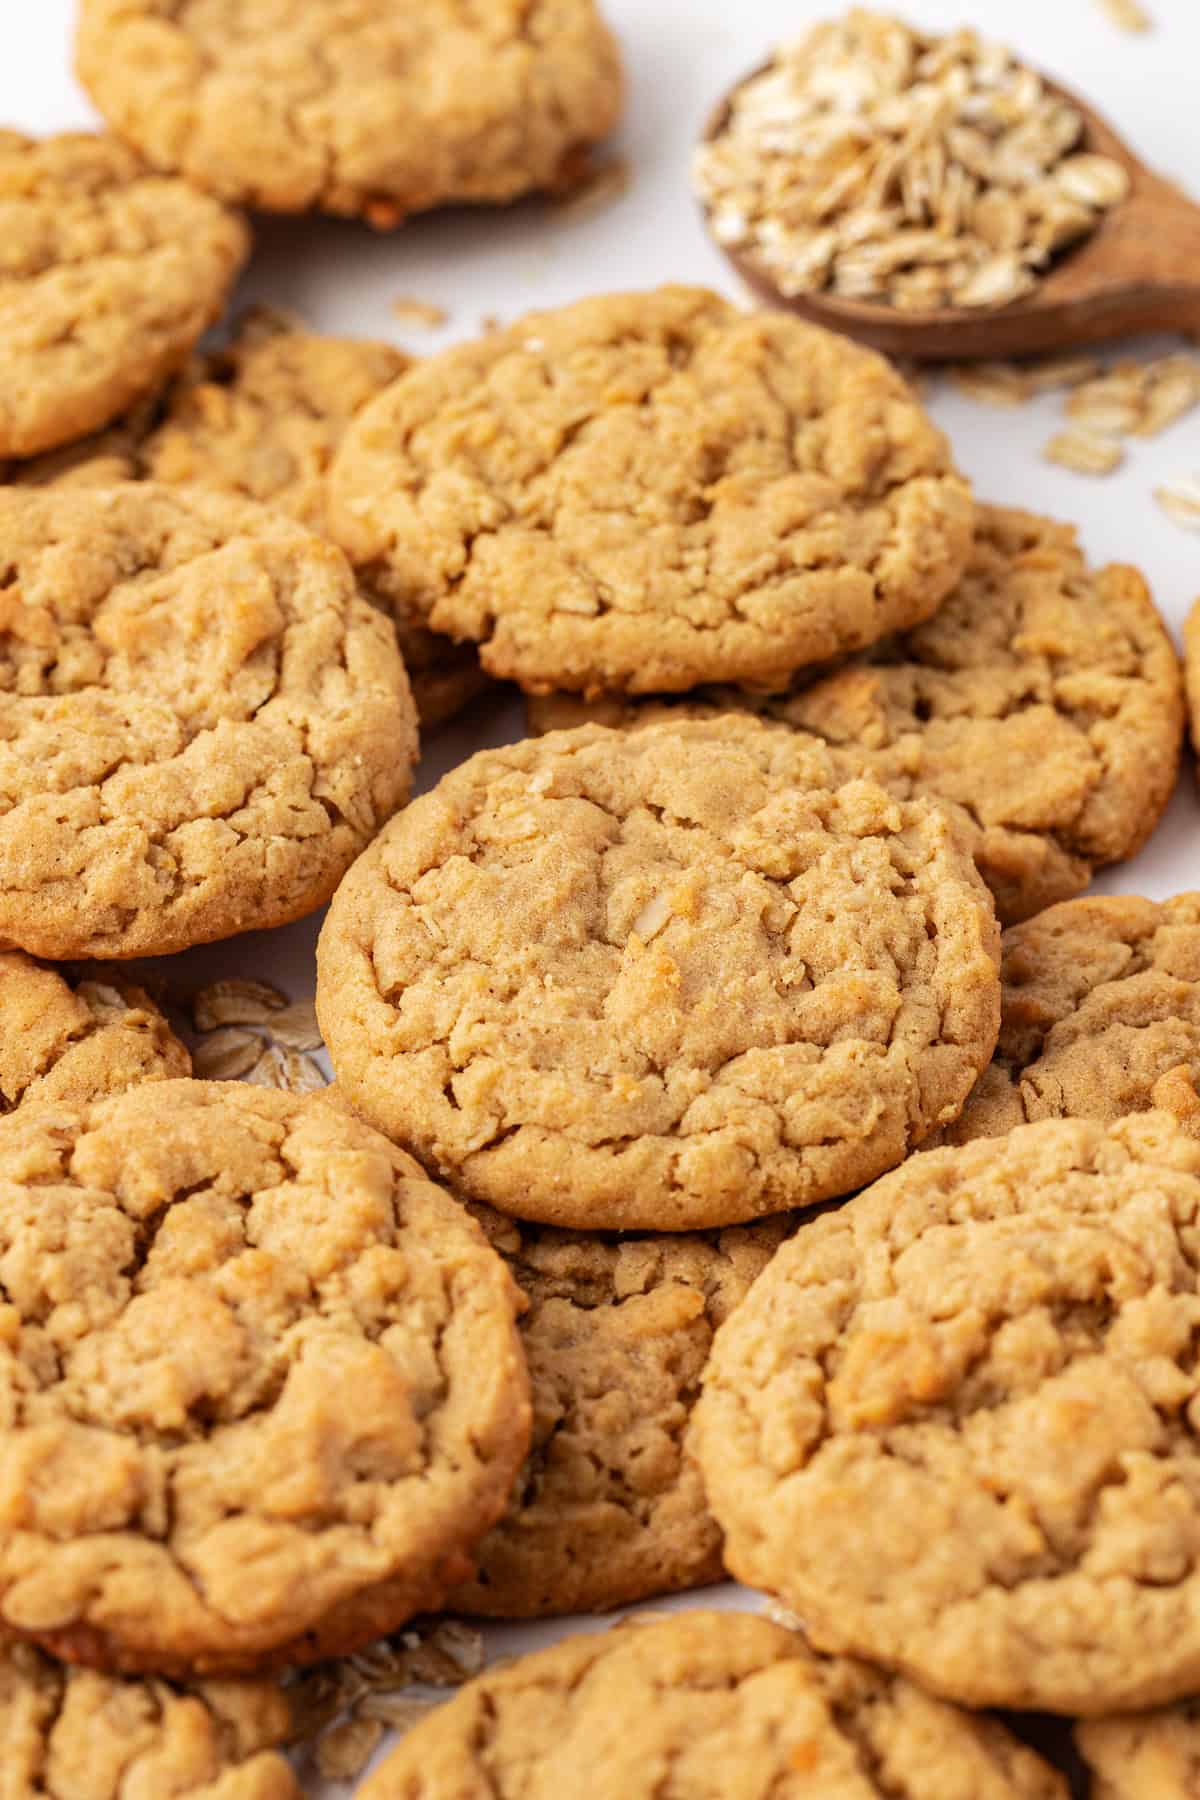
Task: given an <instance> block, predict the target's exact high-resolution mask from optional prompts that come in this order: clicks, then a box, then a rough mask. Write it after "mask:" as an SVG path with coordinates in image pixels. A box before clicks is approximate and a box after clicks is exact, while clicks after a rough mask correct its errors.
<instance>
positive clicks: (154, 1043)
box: [0, 950, 192, 1113]
mask: <svg viewBox="0 0 1200 1800" xmlns="http://www.w3.org/2000/svg"><path fill="white" fill-rule="evenodd" d="M191 1072H192V1059H191V1057H190V1056H189V1055H188V1053H187V1050H186V1048H185V1047H184V1045H183V1044H181V1043H180V1041H179V1039H178V1038H177V1037H176V1036H175V1034H174V1032H173V1031H172V1030H171V1028H170V1026H169V1025H168V1024H167V1021H166V1020H165V1019H164V1018H163V1015H162V1014H161V1013H160V1012H159V1010H158V1008H157V1007H156V1006H155V1004H154V1002H153V1001H152V1000H151V998H150V996H149V994H145V993H143V992H142V990H141V988H139V987H134V986H132V985H131V984H130V983H129V982H125V981H120V980H116V981H114V980H113V979H112V978H111V976H110V975H109V973H108V972H107V970H106V971H104V973H103V974H102V975H101V974H99V973H97V972H93V973H92V974H91V975H88V976H83V977H80V978H78V979H74V978H68V976H67V974H66V972H65V971H63V970H60V969H51V968H47V967H46V966H45V965H44V964H42V963H36V962H34V961H33V959H32V957H28V956H25V955H23V954H22V952H21V951H19V950H2V951H0V1113H6V1112H11V1111H13V1109H14V1108H15V1107H18V1106H22V1105H25V1104H32V1105H41V1104H48V1103H50V1104H53V1103H57V1102H60V1101H62V1102H66V1103H67V1104H68V1105H72V1106H75V1105H83V1104H86V1103H87V1102H88V1101H89V1100H102V1099H103V1098H104V1096H105V1095H106V1094H119V1093H122V1092H123V1091H124V1090H125V1089H126V1088H130V1087H136V1086H137V1084H138V1083H139V1082H141V1081H166V1080H168V1079H169V1078H170V1077H171V1076H179V1075H190V1074H191Z"/></svg>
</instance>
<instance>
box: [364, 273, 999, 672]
mask: <svg viewBox="0 0 1200 1800" xmlns="http://www.w3.org/2000/svg"><path fill="white" fill-rule="evenodd" d="M973 518H974V508H973V505H972V503H971V499H970V494H969V491H968V489H967V486H966V483H965V482H964V481H963V480H962V479H961V478H960V477H959V476H958V475H957V474H956V473H955V471H954V469H953V467H952V465H951V462H950V457H949V452H948V449H947V446H946V441H945V439H944V438H943V437H942V435H941V433H940V432H939V431H938V430H937V429H936V428H935V427H934V426H933V425H932V424H931V423H930V421H929V420H928V419H927V418H926V416H925V414H924V412H923V411H922V409H921V407H920V405H919V403H918V402H917V399H916V397H915V396H914V394H913V393H912V392H911V390H910V389H909V388H908V387H906V385H905V384H904V382H903V381H902V380H901V379H900V377H899V376H898V375H897V374H896V372H895V371H894V370H893V369H892V367H891V366H890V364H888V363H886V362H885V361H884V360H883V358H882V357H879V356H875V355H873V354H872V353H871V352H870V351H868V350H863V349H861V348H860V347H859V346H858V345H856V344H852V343H850V342H849V341H848V340H847V339H845V338H840V337H835V336H834V335H833V334H832V333H830V332H825V331H820V330H818V329H817V328H816V327H814V326H810V325H804V324H801V322H800V321H799V320H797V319H793V318H789V317H788V316H786V315H785V314H783V313H770V312H763V313H757V314H754V315H748V314H745V313H741V312H738V311H737V310H736V309H735V308H734V307H732V306H730V305H728V304H727V302H725V301H724V300H722V299H720V298H718V296H717V295H715V294H711V293H708V292H706V291H705V290H704V289H701V288H684V287H667V288H661V289H659V290H658V291H657V292H653V293H636V294H616V295H608V296H605V297H603V298H599V299H591V300H584V301H580V302H579V303H577V304H576V305H574V306H567V307H563V308H561V309H560V310H558V311H556V312H548V313H533V314H531V315H530V316H529V317H528V318H525V319H522V320H520V321H519V322H518V323H517V324H515V325H513V326H511V327H510V328H509V329H507V330H505V331H499V332H493V333H491V334H490V335H489V336H487V337H485V338H482V339H480V340H479V341H478V342H476V343H470V344H464V345H461V346H459V347H457V348H455V349H451V350H446V351H443V352H441V353H440V354H439V355H437V356H431V357H429V358H428V359H427V360H426V361H424V362H422V363H420V364H418V366H417V367H416V368H414V369H412V370H410V371H409V373H408V374H407V375H404V376H402V377H401V379H400V380H399V381H398V382H396V383H394V384H393V386H392V387H390V388H389V389H388V390H387V392H386V393H384V394H382V395H380V397H379V399H378V400H375V401H373V402H372V404H371V405H370V406H368V407H366V408H365V409H364V411H363V412H362V413H361V414H360V415H359V416H358V418H357V419H356V420H355V421H354V423H353V425H352V426H351V427H350V430H349V431H348V432H347V434H346V438H345V440H344V442H343V444H342V448H341V450H340V451H339V453H338V456H337V458H336V460H335V463H334V471H333V483H332V522H333V527H334V530H335V532H336V534H337V536H338V539H339V542H341V543H343V544H344V546H345V548H346V549H347V551H348V552H349V553H350V555H351V557H352V559H353V560H354V561H355V563H356V564H358V565H359V566H360V567H362V568H364V569H365V570H366V572H367V574H368V575H369V577H370V579H371V580H372V581H373V582H375V583H376V584H377V585H378V586H380V587H381V588H383V589H384V590H385V591H386V592H388V593H390V594H393V595H394V596H396V598H397V599H398V601H400V602H401V603H402V604H404V605H406V606H410V607H412V608H413V609H414V610H416V611H418V612H420V613H422V614H424V615H425V616H426V618H427V619H428V622H429V624H430V625H431V626H432V627H433V629H434V630H436V631H445V632H447V633H449V635H450V636H452V637H455V638H460V639H473V640H475V641H477V642H478V643H479V644H480V646H481V648H480V655H481V658H482V661H483V665H484V667H485V668H486V669H487V670H488V671H489V672H490V673H491V674H494V675H501V676H510V677H512V678H513V679H514V680H516V681H518V682H520V684H521V686H522V687H524V688H527V689H528V690H529V691H530V692H533V693H539V692H549V691H550V690H552V689H555V688H566V689H571V690H579V691H582V692H585V693H591V692H600V691H603V690H628V691H629V692H632V693H646V692H653V691H654V690H655V689H668V690H672V691H674V690H679V689H683V688H690V687H694V686H695V685H696V683H697V682H702V681H720V680H730V681H754V682H764V681H772V680H774V681H776V682H781V681H782V682H786V681H787V679H788V678H789V676H790V675H791V674H792V673H793V671H795V670H796V669H798V668H801V667H803V666H805V665H808V664H811V663H817V662H821V661H823V660H825V659H826V658H828V657H832V656H837V655H842V654H844V653H845V652H847V651H851V650H858V649H861V648H862V646H863V645H864V644H869V643H873V642H874V641H875V640H876V639H877V638H879V637H881V636H882V635H883V634H884V633H885V632H889V631H896V630H899V629H902V628H905V627H907V626H910V625H915V624H916V623H917V622H918V621H919V620H921V619H925V618H928V616H929V614H930V613H932V612H933V611H934V609H935V607H937V606H938V604H939V603H940V602H941V600H943V599H944V598H945V596H946V595H947V594H948V593H949V592H950V590H951V589H952V588H953V586H954V584H955V582H956V581H957V580H958V578H959V576H960V575H961V574H962V572H963V568H964V567H965V564H966V560H967V555H968V552H969V550H970V545H971V531H972V523H973Z"/></svg>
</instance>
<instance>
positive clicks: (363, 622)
mask: <svg viewBox="0 0 1200 1800" xmlns="http://www.w3.org/2000/svg"><path fill="white" fill-rule="evenodd" d="M0 541H2V542H3V544H4V553H5V568H4V570H3V571H0V725H2V728H3V738H4V742H3V746H2V747H0V941H2V942H5V943H7V944H9V945H17V946H19V947H20V948H22V949H24V950H27V951H29V952H30V953H31V954H34V955H39V956H49V957H69V956H101V957H108V958H111V957H122V956H135V955H159V954H162V953H164V952H167V951H172V950H179V949H183V948H185V947H186V946H188V945H189V944H196V943H202V942H205V941H208V940H211V939H214V938H221V937H228V936H230V935H231V934H233V933H235V932H239V931H248V930H250V929H252V928H256V927H261V926H269V925H278V924H283V923H285V922H286V921H287V920H289V919H294V918H298V917H300V916H301V915H302V914H304V913H306V912H311V911H312V910H313V909H314V908H315V907H317V906H319V905H321V904H322V903H323V902H324V901H325V900H326V899H328V897H329V895H330V894H331V893H332V891H333V889H334V888H335V887H336V885H337V883H338V881H339V880H340V878H341V876H342V874H343V873H344V871H345V870H346V868H347V867H348V866H349V864H350V863H351V862H352V861H353V860H354V858H355V856H356V855H357V854H358V852H359V850H360V849H362V847H363V845H364V844H365V843H367V841H368V840H369V839H370V838H371V837H372V835H373V834H374V833H375V831H377V830H378V828H379V826H380V825H381V824H382V823H383V821H384V820H385V819H386V818H388V817H389V816H390V815H391V813H392V812H394V811H395V809H396V807H397V806H398V805H400V804H401V803H402V802H403V800H404V799H405V798H406V796H407V793H408V786H409V775H410V769H411V766H412V763H413V761H414V760H415V756H416V729H415V719H414V715H413V710H412V701H411V698H410V695H409V691H408V683H407V680H406V678H405V674H404V668H403V665H402V663H401V660H400V657H399V654H398V652H397V650H396V647H395V641H394V636H393V633H392V630H391V626H390V625H389V624H388V622H387V621H386V620H384V619H383V618H381V617H380V616H379V614H378V613H377V612H375V611H374V610H373V609H372V608H371V607H369V606H368V605H367V603H366V602H365V601H364V600H363V599H362V598H361V597H360V595H359V594H358V591H357V589H356V587H355V585H354V581H353V578H352V576H351V573H350V570H349V568H348V567H347V565H346V562H345V559H344V557H343V556H342V555H341V554H340V552H339V551H337V550H335V549H334V547H333V546H332V545H331V544H328V543H326V542H324V541H323V540H322V539H319V538H317V537H315V536H314V535H312V534H311V533H310V532H308V531H306V530H304V529H303V528H302V527H301V526H299V525H296V524H294V523H293V522H292V521H291V520H290V519H286V518H284V517H282V516H281V515H278V514H274V513H268V512H265V511H263V510H262V509H261V508H259V507H256V506H253V505H252V504H250V503H249V502H247V501H242V500H236V499H233V498H231V497H229V496H226V495H223V494H210V493H204V492H201V491H200V490H199V489H189V490H188V491H186V492H185V491H184V490H182V489H170V488H163V487H159V486H156V485H151V484H141V485H136V484H129V485H126V486H124V487H120V488H104V489H97V490H89V491H79V492H62V493H60V492H53V491H49V492H39V491H33V490H25V489H17V488H8V489H4V490H2V491H0Z"/></svg>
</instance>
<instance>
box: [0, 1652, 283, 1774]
mask: <svg viewBox="0 0 1200 1800" xmlns="http://www.w3.org/2000/svg"><path fill="white" fill-rule="evenodd" d="M291 1724H292V1721H291V1712H290V1708H289V1706H288V1703H287V1700H286V1699H285V1697H284V1695H283V1693H282V1691H281V1690H280V1688H279V1687H277V1686H276V1685H275V1684H274V1683H273V1682H269V1681H212V1682H206V1683H203V1684H201V1685H199V1686H197V1687H195V1688H193V1689H190V1690H187V1689H180V1688H175V1687H171V1686H168V1684H167V1683H166V1682H165V1681H139V1680H121V1679H119V1678H118V1679H113V1678H111V1677H109V1676H106V1675H97V1674H95V1673H94V1672H93V1671H92V1670H90V1669H68V1668H64V1667H63V1666H62V1665H61V1664H60V1663H56V1662H52V1661H51V1659H50V1658H49V1657H48V1656H43V1655H42V1653H41V1652H40V1651H39V1650H35V1649H34V1647H33V1646H32V1645H31V1644H10V1645H7V1646H5V1647H3V1648H0V1743H2V1744H3V1746H4V1762H3V1767H2V1768H0V1796H3V1800H82V1797H84V1796H86V1800H137V1797H139V1796H144V1797H145V1800H154V1796H166V1795H171V1796H172V1800H176V1797H177V1800H301V1793H300V1787H299V1784H298V1782H297V1781H296V1778H295V1776H294V1775H293V1774H292V1772H291V1770H290V1769H289V1767H288V1765H287V1763H286V1762H285V1761H284V1760H283V1758H282V1756H278V1755H276V1754H275V1748H276V1746H277V1745H279V1744H282V1743H283V1742H285V1740H286V1739H287V1737H288V1736H289V1734H290V1730H291Z"/></svg>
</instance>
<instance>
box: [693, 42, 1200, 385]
mask: <svg viewBox="0 0 1200 1800" xmlns="http://www.w3.org/2000/svg"><path fill="white" fill-rule="evenodd" d="M762 72H763V71H762V69H761V68H760V69H755V70H754V71H753V72H752V73H751V74H750V75H748V76H746V77H745V80H746V81H751V80H753V79H754V76H755V75H760V74H762ZM1043 80H1044V83H1045V86H1046V88H1047V89H1048V91H1049V92H1051V93H1053V94H1056V95H1058V97H1059V98H1060V99H1062V100H1065V101H1066V102H1067V103H1068V105H1070V106H1073V107H1075V108H1076V110H1077V111H1078V112H1079V113H1081V114H1082V116H1083V120H1084V131H1083V137H1082V140H1081V142H1080V144H1079V146H1078V148H1079V149H1080V150H1086V151H1088V152H1090V153H1093V154H1095V155H1098V156H1108V157H1111V158H1112V160H1113V161H1114V162H1118V163H1121V164H1123V165H1124V167H1125V168H1126V169H1127V170H1128V171H1129V178H1130V190H1129V193H1128V195H1127V196H1126V198H1125V199H1124V200H1122V201H1120V202H1119V203H1118V204H1117V205H1116V206H1114V207H1112V208H1110V209H1109V211H1108V212H1106V213H1103V214H1102V215H1101V218H1100V223H1099V224H1098V225H1097V227H1096V229H1095V231H1093V232H1092V234H1091V236H1090V237H1086V238H1084V239H1082V240H1081V241H1080V243H1079V244H1077V245H1075V246H1074V247H1072V248H1069V249H1067V250H1065V251H1063V252H1062V254H1061V255H1060V256H1059V257H1058V258H1057V259H1056V260H1055V261H1054V262H1053V263H1052V264H1051V266H1050V269H1049V271H1048V273H1047V274H1046V275H1044V276H1043V277H1042V278H1041V279H1040V280H1039V281H1038V285H1037V287H1036V288H1035V289H1034V290H1033V291H1032V293H1029V294H1026V295H1024V296H1023V297H1022V298H1021V299H1020V300H1013V301H1010V302H1009V304H1008V305H1007V306H998V307H984V306H970V307H964V306H945V307H938V308H936V309H935V310H933V311H931V312H901V311H900V310H899V309H898V308H896V307H893V306H882V305H878V304H876V303H875V302H873V301H864V300H846V299H843V298H842V297H841V296H840V295H836V294H829V293H804V294H781V293H780V292H779V289H778V288H777V287H776V286H775V283H774V281H773V280H772V279H771V277H770V275H768V274H767V273H766V271H765V270H764V269H762V268H761V267H759V266H758V265H757V264H756V263H755V261H754V259H753V257H752V256H750V255H747V254H746V253H745V252H744V251H740V250H734V249H729V248H728V247H727V246H725V245H720V246H719V248H721V249H722V250H723V252H724V254H725V255H726V256H727V257H728V259H729V261H730V262H731V263H732V264H733V266H734V268H735V269H736V270H737V272H738V274H739V275H740V276H741V278H742V280H743V281H744V282H746V283H747V285H748V286H749V287H751V288H752V289H753V290H754V292H755V293H756V294H758V295H760V296H761V298H762V299H763V300H765V301H766V302H767V304H768V305H770V306H775V307H784V308H786V309H787V310H788V311H790V312H795V313H799V314H800V316H801V317H802V318H805V319H811V320H812V321H813V323H814V324H817V325H825V326H828V327H829V329H830V330H831V331H840V332H844V333H845V334H846V335H847V336H848V337H853V338H858V339H860V340H861V342H863V343H865V344H871V345H873V346H874V347H875V349H877V350H884V351H886V352H887V353H888V355H890V356H908V357H913V358H915V359H917V360H920V361H936V362H962V361H967V360H969V359H972V358H976V357H1010V356H1023V355H1027V354H1029V353H1030V352H1034V351H1049V350H1063V349H1065V348H1066V347H1067V346H1068V345H1072V344H1094V343H1099V342H1101V341H1102V340H1103V339H1105V338H1119V337H1133V336H1136V335H1137V334H1138V333H1141V332H1147V331H1181V332H1184V333H1186V334H1187V335H1189V336H1197V337H1200V206H1197V205H1196V204H1195V203H1194V202H1193V201H1191V200H1189V199H1188V198H1187V196H1186V195H1185V194H1183V193H1181V192H1180V190H1179V189H1178V188H1177V187H1176V186H1175V185H1174V184H1173V183H1172V182H1170V181H1166V180H1164V179H1163V177H1162V176H1161V175H1156V174H1155V173H1154V172H1153V171H1152V170H1151V169H1148V168H1147V167H1146V165H1145V164H1144V163H1143V162H1141V161H1139V159H1138V158H1137V157H1136V156H1135V155H1134V153H1133V151H1132V150H1131V149H1130V148H1129V146H1128V145H1127V144H1125V143H1123V142H1122V141H1121V139H1120V138H1119V137H1118V136H1117V134H1116V132H1115V131H1114V130H1113V129H1112V127H1111V126H1110V125H1109V124H1108V123H1107V122H1106V121H1105V120H1104V119H1102V118H1101V117H1100V115H1099V113H1097V112H1096V111H1094V109H1093V108H1092V107H1090V106H1088V105H1086V104H1085V103H1084V102H1083V101H1082V100H1079V99H1077V98H1076V96H1075V95H1074V94H1072V93H1069V92H1068V91H1067V89H1066V88H1063V87H1060V86H1059V85H1058V83H1057V82H1052V81H1045V78H1043ZM743 85H744V82H739V83H738V87H739V88H740V87H742V86H743ZM736 92H737V88H735V89H734V90H733V91H732V93H730V94H729V95H727V96H726V98H725V99H724V100H723V101H722V102H721V104H720V105H719V106H718V107H717V109H716V111H715V112H714V113H713V115H712V117H711V119H710V120H709V123H708V127H707V129H706V131H705V134H704V135H705V138H706V139H711V138H715V137H719V136H720V134H721V132H722V131H723V130H724V129H725V126H726V124H727V123H728V120H729V115H730V112H731V110H732V103H733V94H734V93H736Z"/></svg>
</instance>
